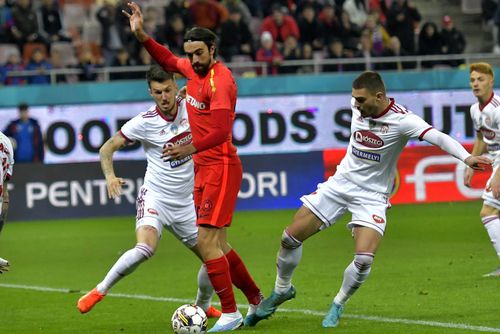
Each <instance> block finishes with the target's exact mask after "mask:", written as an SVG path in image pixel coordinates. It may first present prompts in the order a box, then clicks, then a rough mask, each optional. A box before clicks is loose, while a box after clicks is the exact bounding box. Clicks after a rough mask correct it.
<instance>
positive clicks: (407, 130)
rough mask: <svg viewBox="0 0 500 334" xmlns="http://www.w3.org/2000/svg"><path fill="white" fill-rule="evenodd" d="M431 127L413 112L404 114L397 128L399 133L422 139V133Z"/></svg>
mask: <svg viewBox="0 0 500 334" xmlns="http://www.w3.org/2000/svg"><path fill="white" fill-rule="evenodd" d="M430 129H432V126H431V125H430V124H429V123H427V122H426V121H424V120H423V119H422V118H420V117H418V116H417V115H415V114H411V113H409V114H405V115H404V117H403V118H402V119H401V122H400V125H399V130H400V132H401V134H403V135H404V136H406V137H409V138H418V139H419V140H422V137H423V135H424V134H425V133H426V132H427V131H429V130H430Z"/></svg>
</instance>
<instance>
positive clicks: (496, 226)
mask: <svg viewBox="0 0 500 334" xmlns="http://www.w3.org/2000/svg"><path fill="white" fill-rule="evenodd" d="M481 221H482V222H483V224H484V228H485V229H486V231H487V232H488V235H489V236H490V240H491V243H492V244H493V248H495V251H496V253H497V255H498V257H499V258H500V218H499V217H498V216H487V217H483V218H481Z"/></svg>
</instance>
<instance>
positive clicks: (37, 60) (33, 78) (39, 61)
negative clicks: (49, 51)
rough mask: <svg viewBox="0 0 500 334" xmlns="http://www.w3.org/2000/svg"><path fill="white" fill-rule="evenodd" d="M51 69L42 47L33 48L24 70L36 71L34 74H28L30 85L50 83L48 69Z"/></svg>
mask: <svg viewBox="0 0 500 334" xmlns="http://www.w3.org/2000/svg"><path fill="white" fill-rule="evenodd" d="M51 69H52V64H51V63H50V61H48V60H47V56H46V55H45V53H44V51H43V50H42V49H38V48H37V49H34V50H33V53H32V54H31V57H30V60H29V62H28V65H27V66H26V70H28V71H37V74H36V75H30V76H28V78H27V79H28V83H29V84H30V85H48V84H50V75H49V74H48V71H49V70H51Z"/></svg>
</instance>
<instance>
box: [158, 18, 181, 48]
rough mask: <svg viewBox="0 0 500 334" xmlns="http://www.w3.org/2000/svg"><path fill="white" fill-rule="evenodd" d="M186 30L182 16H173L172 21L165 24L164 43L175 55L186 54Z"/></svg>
mask: <svg viewBox="0 0 500 334" xmlns="http://www.w3.org/2000/svg"><path fill="white" fill-rule="evenodd" d="M185 28H186V27H185V26H184V21H183V20H182V17H181V16H180V15H173V16H171V17H170V20H169V21H167V22H166V23H165V28H164V37H163V41H164V43H166V44H167V45H168V48H169V49H170V50H172V52H173V53H175V54H178V55H180V54H183V52H184V31H185Z"/></svg>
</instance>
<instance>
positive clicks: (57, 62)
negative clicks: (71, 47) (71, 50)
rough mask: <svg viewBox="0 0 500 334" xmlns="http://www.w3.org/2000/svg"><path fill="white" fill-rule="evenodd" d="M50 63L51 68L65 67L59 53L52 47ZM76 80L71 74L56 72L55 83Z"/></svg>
mask: <svg viewBox="0 0 500 334" xmlns="http://www.w3.org/2000/svg"><path fill="white" fill-rule="evenodd" d="M50 63H51V64H52V69H55V70H57V69H62V68H64V67H65V66H64V64H63V60H62V58H61V53H59V52H58V51H56V50H54V49H52V52H51V53H50ZM76 80H77V79H76V78H75V76H74V75H73V74H68V75H66V74H56V83H63V82H76Z"/></svg>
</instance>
